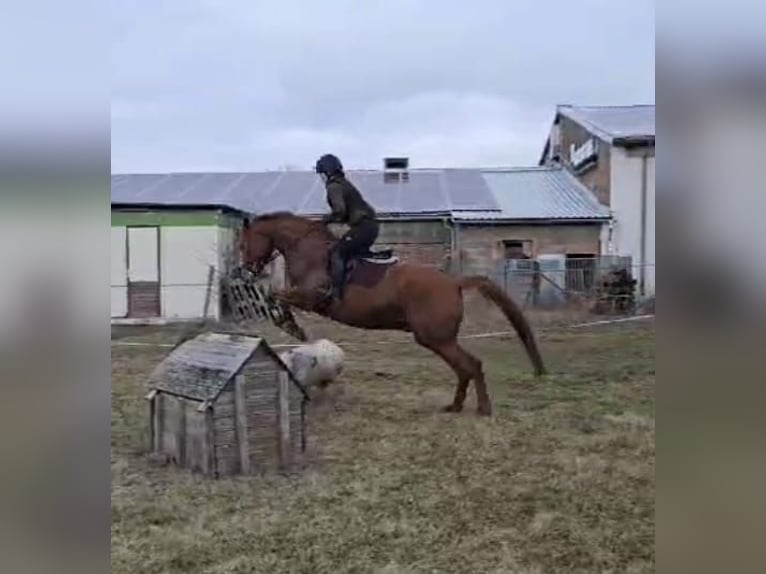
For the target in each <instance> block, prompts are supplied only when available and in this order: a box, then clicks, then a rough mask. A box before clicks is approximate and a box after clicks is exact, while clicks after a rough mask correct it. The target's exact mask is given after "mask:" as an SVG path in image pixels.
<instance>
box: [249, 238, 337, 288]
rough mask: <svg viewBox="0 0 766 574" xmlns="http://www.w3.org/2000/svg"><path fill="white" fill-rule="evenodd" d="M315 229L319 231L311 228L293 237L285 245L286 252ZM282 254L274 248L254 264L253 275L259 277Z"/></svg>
mask: <svg viewBox="0 0 766 574" xmlns="http://www.w3.org/2000/svg"><path fill="white" fill-rule="evenodd" d="M315 231H317V230H316V229H309V230H308V231H307V232H306V233H305V234H304V235H302V236H300V237H297V238H295V239H293V240H292V241H291V242H290V243H289V245H287V247H285V248H284V249H283V251H284V253H287V252H288V251H290V250H291V249H293V248H294V247H295V246H296V245H298V243H300V242H301V241H303V240H304V239H306V238H307V237H309V236H310V235H311V234H312V233H313V232H315ZM332 243H333V242H330V244H332ZM280 255H281V253H280V252H279V251H278V250H276V249H274V250H272V252H271V255H269V256H268V257H267V258H265V259H263V260H262V261H260V262H258V263H254V264H253V268H252V270H251V272H252V273H253V275H255V276H256V277H257V276H258V275H260V274H261V273H263V270H264V269H265V268H266V266H267V265H269V264H270V263H272V262H273V261H274V260H275V259H276V258H277V257H279V256H280Z"/></svg>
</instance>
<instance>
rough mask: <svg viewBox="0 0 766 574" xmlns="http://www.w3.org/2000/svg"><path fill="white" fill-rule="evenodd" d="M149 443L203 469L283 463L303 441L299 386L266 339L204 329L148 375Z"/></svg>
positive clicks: (214, 471)
mask: <svg viewBox="0 0 766 574" xmlns="http://www.w3.org/2000/svg"><path fill="white" fill-rule="evenodd" d="M149 385H150V388H151V390H150V392H149V394H148V395H147V399H148V400H149V402H150V408H149V411H150V428H151V444H152V451H153V452H154V453H155V454H157V455H161V456H163V457H166V458H167V459H168V460H169V461H171V462H174V463H175V464H178V465H179V466H183V467H186V468H189V469H192V470H194V471H199V472H202V473H204V474H206V475H210V476H216V477H218V476H227V475H234V474H256V473H263V472H265V471H270V470H280V471H287V470H291V469H293V468H294V467H295V466H296V465H298V464H299V463H300V462H301V460H302V455H303V453H304V452H305V448H306V417H305V412H306V402H307V401H308V400H309V397H308V394H307V392H306V390H305V388H304V387H303V386H302V385H301V384H300V383H299V382H298V381H296V380H295V378H294V377H293V376H292V375H291V373H290V371H289V370H288V369H287V367H286V366H285V364H284V363H283V362H282V361H281V360H280V358H279V357H278V355H277V354H276V353H275V352H274V351H273V350H272V349H271V347H269V345H268V344H267V343H266V341H265V340H263V339H261V338H258V337H247V336H242V335H232V334H221V333H204V334H201V335H198V336H197V337H195V338H193V339H190V340H188V341H185V342H184V343H182V344H181V345H179V346H178V347H176V348H175V349H173V351H172V352H171V353H170V354H169V355H168V356H167V357H166V358H165V359H164V360H163V361H162V362H161V363H160V364H159V365H158V366H157V368H156V369H155V370H154V372H153V373H152V375H151V377H150V380H149Z"/></svg>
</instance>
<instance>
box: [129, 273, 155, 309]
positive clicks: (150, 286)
mask: <svg viewBox="0 0 766 574" xmlns="http://www.w3.org/2000/svg"><path fill="white" fill-rule="evenodd" d="M128 316H129V317H137V318H146V317H159V316H160V284H159V282H156V281H130V282H129V283H128Z"/></svg>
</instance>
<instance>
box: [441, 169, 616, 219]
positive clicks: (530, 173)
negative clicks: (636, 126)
mask: <svg viewBox="0 0 766 574" xmlns="http://www.w3.org/2000/svg"><path fill="white" fill-rule="evenodd" d="M482 176H483V178H484V180H485V181H486V182H487V185H488V186H489V188H490V190H491V191H492V194H493V195H494V196H495V199H496V200H497V202H498V204H499V206H500V210H499V211H484V212H472V213H471V212H465V211H454V212H453V217H454V218H455V219H457V220H459V221H499V220H533V219H542V220H551V219H562V220H564V219H565V220H575V219H577V220H584V219H605V218H608V217H609V208H607V207H606V206H604V205H601V204H600V203H599V202H598V200H597V199H596V197H595V196H594V195H593V193H592V192H591V191H590V190H589V189H588V188H587V187H585V186H584V185H583V184H581V183H580V182H579V181H578V180H577V179H576V178H575V177H574V176H573V175H572V174H570V173H569V172H568V171H567V170H566V169H564V168H561V167H532V168H523V169H509V170H484V171H483V172H482Z"/></svg>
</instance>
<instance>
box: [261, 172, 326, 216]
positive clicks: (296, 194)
mask: <svg viewBox="0 0 766 574" xmlns="http://www.w3.org/2000/svg"><path fill="white" fill-rule="evenodd" d="M319 183H320V179H319V177H318V176H317V175H316V174H315V173H313V172H308V171H289V172H284V174H283V175H282V177H280V178H279V180H278V181H277V183H276V185H275V186H273V188H272V189H270V190H268V191H267V192H265V193H263V194H261V196H260V200H261V204H260V205H259V206H258V209H259V210H262V211H292V212H294V213H297V212H299V211H300V208H301V206H302V205H303V204H304V203H305V202H306V200H307V199H308V196H309V194H310V193H311V190H312V189H313V188H314V187H315V186H316V185H318V184H319Z"/></svg>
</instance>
